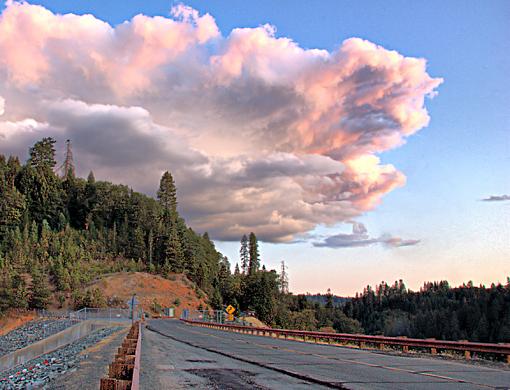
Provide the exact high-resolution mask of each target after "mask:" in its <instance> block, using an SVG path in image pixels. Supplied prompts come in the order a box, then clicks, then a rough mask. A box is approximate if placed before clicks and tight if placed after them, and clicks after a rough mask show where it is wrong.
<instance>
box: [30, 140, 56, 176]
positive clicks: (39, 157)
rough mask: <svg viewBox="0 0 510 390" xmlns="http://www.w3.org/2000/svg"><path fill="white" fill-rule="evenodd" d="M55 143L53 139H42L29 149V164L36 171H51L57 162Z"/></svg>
mask: <svg viewBox="0 0 510 390" xmlns="http://www.w3.org/2000/svg"><path fill="white" fill-rule="evenodd" d="M56 142H57V141H55V140H54V139H53V138H43V139H42V140H41V141H39V142H36V143H35V145H34V146H32V147H31V148H30V151H29V153H30V158H29V160H28V161H29V163H30V165H31V166H32V167H34V168H36V169H44V170H48V169H49V170H52V169H53V168H54V167H55V165H56V164H57V161H56V160H55V147H54V145H55V143H56Z"/></svg>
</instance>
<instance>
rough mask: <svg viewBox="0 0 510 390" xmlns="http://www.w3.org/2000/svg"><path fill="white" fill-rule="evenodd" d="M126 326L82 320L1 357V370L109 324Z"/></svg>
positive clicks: (109, 324)
mask: <svg viewBox="0 0 510 390" xmlns="http://www.w3.org/2000/svg"><path fill="white" fill-rule="evenodd" d="M119 325H121V326H123V325H124V326H125V325H126V323H122V324H117V323H111V322H108V321H98V320H87V321H82V322H80V323H78V324H76V325H73V326H70V327H69V328H67V329H64V330H63V331H61V332H59V333H55V334H54V335H51V336H50V337H47V338H45V339H44V340H40V341H37V342H35V343H33V344H30V345H28V346H26V347H25V348H21V349H18V350H16V351H14V352H11V353H9V354H7V355H4V356H2V357H0V372H2V371H5V370H9V369H11V368H13V367H15V366H17V365H19V364H23V363H25V362H27V361H29V360H32V359H34V358H36V357H38V356H41V355H44V354H45V353H49V352H51V351H54V350H56V349H58V348H60V347H63V346H64V345H67V344H69V343H72V342H73V341H75V340H78V339H80V338H82V337H85V336H87V335H88V334H89V333H92V332H93V331H95V330H97V329H101V328H106V327H109V326H119Z"/></svg>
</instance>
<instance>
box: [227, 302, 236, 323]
mask: <svg viewBox="0 0 510 390" xmlns="http://www.w3.org/2000/svg"><path fill="white" fill-rule="evenodd" d="M225 311H226V312H227V314H228V317H227V320H228V321H234V312H235V311H236V308H235V307H234V306H232V305H228V306H227V308H226V309H225Z"/></svg>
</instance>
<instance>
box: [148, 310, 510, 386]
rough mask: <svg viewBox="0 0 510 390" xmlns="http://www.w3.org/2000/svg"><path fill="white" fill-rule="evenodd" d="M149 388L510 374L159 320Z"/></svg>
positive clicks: (504, 381)
mask: <svg viewBox="0 0 510 390" xmlns="http://www.w3.org/2000/svg"><path fill="white" fill-rule="evenodd" d="M140 384H141V388H142V389H183V388H188V389H189V388H196V389H302V388H307V389H310V388H313V389H321V388H340V389H510V370H508V369H505V368H503V367H501V368H496V367H486V366H483V365H477V364H466V363H461V362H457V361H449V360H444V359H439V358H424V357H410V356H395V355H389V354H384V353H380V352H377V351H365V350H358V349H352V348H344V347H336V346H328V345H320V344H310V343H302V342H298V341H291V340H283V339H273V338H269V337H261V336H252V335H244V334H239V333H231V332H225V331H219V330H214V329H208V328H200V327H193V326H191V325H187V324H184V323H181V322H179V321H177V320H152V321H150V322H149V323H148V325H147V328H146V329H143V333H142V361H141V383H140Z"/></svg>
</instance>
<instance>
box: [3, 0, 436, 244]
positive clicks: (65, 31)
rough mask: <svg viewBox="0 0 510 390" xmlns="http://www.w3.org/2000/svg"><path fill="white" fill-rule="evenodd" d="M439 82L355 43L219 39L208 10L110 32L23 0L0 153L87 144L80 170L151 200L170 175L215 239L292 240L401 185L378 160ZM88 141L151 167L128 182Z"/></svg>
mask: <svg viewBox="0 0 510 390" xmlns="http://www.w3.org/2000/svg"><path fill="white" fill-rule="evenodd" d="M441 82H442V80H441V79H439V78H432V77H431V76H429V75H428V74H427V71H426V61H425V60H424V59H419V58H410V57H405V56H404V55H402V54H400V53H397V52H395V51H390V50H386V49H385V48H383V47H381V46H378V45H375V44H373V43H371V42H368V41H366V40H362V39H358V38H351V39H347V40H345V41H344V42H343V43H342V44H341V45H340V46H339V47H338V49H337V50H335V51H333V52H328V51H325V50H316V49H304V48H301V47H300V46H299V45H298V44H297V43H296V42H294V41H292V40H291V39H289V38H285V37H277V36H276V29H275V27H273V26H270V25H264V26H260V27H257V28H236V29H234V30H233V31H232V32H230V34H229V35H227V36H223V35H221V33H220V32H219V29H218V27H217V25H216V22H215V20H214V18H213V17H212V16H211V15H209V14H206V15H200V14H199V13H198V12H197V11H196V10H194V9H192V8H190V7H187V6H184V5H178V6H176V7H174V8H173V9H172V17H170V18H167V17H161V16H155V17H148V16H145V15H137V16H135V17H134V18H133V19H131V20H129V21H126V22H124V23H122V24H119V25H117V26H110V25H109V24H108V23H105V22H103V21H101V20H99V19H97V18H96V17H94V16H92V15H82V16H79V15H73V14H66V15H58V14H54V13H52V12H50V11H49V10H47V9H45V8H44V7H41V6H36V5H31V4H28V3H25V2H12V3H10V4H8V5H7V7H6V9H5V10H4V11H3V12H2V14H1V16H0V95H1V96H3V97H4V98H6V99H7V101H8V102H9V110H8V112H6V113H5V114H4V115H3V116H2V119H3V120H4V122H0V143H2V149H3V150H2V151H3V152H8V151H10V150H16V151H17V150H19V147H20V145H19V142H15V141H14V138H13V137H15V134H14V133H16V131H18V134H22V135H23V137H22V138H19V139H23V140H24V142H28V140H29V139H31V138H34V137H35V135H37V136H39V135H42V134H43V133H44V132H52V131H53V132H54V133H55V134H57V135H61V136H69V137H72V138H74V139H76V140H83V146H82V147H83V150H82V156H83V158H84V161H82V162H81V164H80V165H82V166H87V167H86V169H87V170H88V169H96V170H102V172H104V173H105V174H108V175H109V176H110V178H112V179H114V180H115V179H118V180H123V181H126V180H127V181H128V183H127V184H130V185H132V186H133V187H134V188H138V189H141V190H144V191H147V192H150V191H152V190H153V189H154V188H156V186H157V180H158V175H159V173H160V172H161V171H162V170H165V169H171V170H172V171H175V173H176V174H175V176H176V178H177V182H178V184H179V186H180V187H179V188H180V191H182V194H183V195H184V196H183V200H182V201H181V207H182V209H183V212H184V213H185V215H186V216H187V217H188V219H189V220H190V222H191V224H192V226H194V227H196V228H197V229H200V230H209V231H210V232H213V233H214V235H213V237H216V238H224V239H230V238H233V237H236V235H239V234H240V233H243V232H245V231H247V230H248V229H250V230H260V232H262V231H263V232H265V237H264V238H265V239H266V240H272V241H285V240H291V239H292V238H293V237H294V236H295V235H297V234H302V233H306V232H307V231H309V230H311V229H313V228H314V227H315V226H316V225H317V224H334V223H337V222H341V221H346V220H350V219H352V218H354V217H356V216H357V215H360V214H362V213H364V212H366V211H369V210H372V209H373V208H374V207H376V206H377V205H378V204H379V203H380V202H381V199H382V197H383V196H384V195H385V194H387V193H389V192H391V191H392V190H393V189H394V188H395V187H398V186H402V185H404V184H405V176H404V175H403V174H402V173H401V172H399V171H398V170H397V168H395V167H393V166H392V165H390V164H387V165H382V164H381V163H380V161H379V158H378V157H377V154H378V153H380V152H383V151H386V150H389V149H392V148H395V147H398V146H401V145H403V144H404V143H405V139H406V137H408V136H411V135H412V134H414V133H416V132H417V131H418V130H420V129H421V128H423V127H425V126H427V124H428V122H429V116H428V113H427V110H426V108H425V99H426V98H427V97H432V96H433V95H434V94H435V93H436V92H435V90H436V88H437V87H438V85H439V84H440V83H441ZM71 108H72V109H71ZM0 110H2V104H1V102H0ZM64 113H67V114H66V115H64ZM26 120H29V121H32V122H30V124H31V125H30V126H29V125H28V122H26ZM85 120H87V121H88V123H86V124H84V123H83V121H85ZM34 123H35V124H34ZM90 123H101V126H103V127H102V129H101V131H97V129H96V128H94V127H93V126H90V125H89V124H90ZM37 124H44V126H39V125H37ZM126 129H128V130H129V131H127V130H126ZM92 135H93V137H95V138H97V139H101V140H102V141H101V147H104V148H106V149H105V150H114V149H115V148H116V147H118V145H119V143H118V142H117V141H116V139H117V138H116V137H122V141H123V145H133V150H138V149H137V146H140V147H141V146H142V145H145V148H146V149H144V150H151V153H153V154H154V155H155V156H152V157H151V156H149V155H148V153H143V152H141V153H142V157H144V158H145V160H144V161H139V160H138V159H137V164H138V166H143V171H140V172H138V171H137V172H138V173H139V174H133V175H130V176H129V177H125V176H124V175H123V173H122V172H119V171H118V165H117V164H116V163H115V161H113V160H111V159H110V160H108V159H104V158H101V156H98V155H97V151H94V146H93V145H94V143H89V142H85V141H86V140H88V138H87V137H92ZM142 140H144V141H143V142H142ZM135 143H136V145H134V144H135ZM74 144H75V147H76V148H79V147H80V146H79V143H78V142H74ZM4 145H5V146H4ZM158 145H159V146H160V147H157V146H158ZM176 145H177V146H176ZM183 145H184V146H183ZM28 146H29V145H26V147H28ZM100 149H101V150H103V149H102V148H100ZM178 151H185V153H188V152H189V153H190V155H191V156H194V157H196V159H197V160H196V163H195V164H192V163H190V161H189V160H185V159H181V158H179V159H175V158H174V157H175V156H174V155H173V153H177V152H178ZM133 153H134V152H133ZM134 155H135V154H134ZM178 155H180V154H179V153H178ZM115 156H116V154H115V153H111V156H107V157H111V158H114V157H115ZM119 158H120V157H119ZM99 161H102V165H100V164H99ZM105 161H109V163H108V164H107V165H105V164H106V163H105ZM142 162H143V164H142ZM123 164H128V165H129V161H127V162H126V161H124V160H123ZM319 168H320V169H319ZM148 172H151V173H150V174H149V173H148ZM216 175H219V176H222V177H221V178H219V177H215V176H216ZM197 189H199V191H197ZM227 225H228V227H227Z"/></svg>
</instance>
